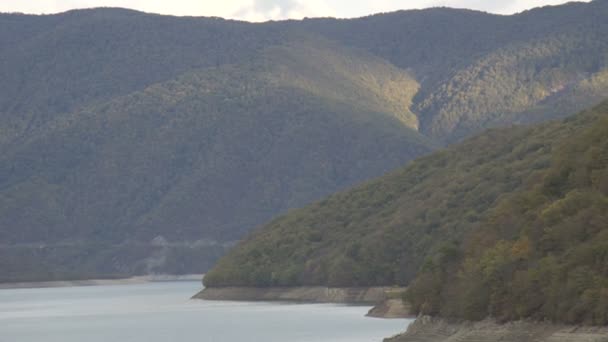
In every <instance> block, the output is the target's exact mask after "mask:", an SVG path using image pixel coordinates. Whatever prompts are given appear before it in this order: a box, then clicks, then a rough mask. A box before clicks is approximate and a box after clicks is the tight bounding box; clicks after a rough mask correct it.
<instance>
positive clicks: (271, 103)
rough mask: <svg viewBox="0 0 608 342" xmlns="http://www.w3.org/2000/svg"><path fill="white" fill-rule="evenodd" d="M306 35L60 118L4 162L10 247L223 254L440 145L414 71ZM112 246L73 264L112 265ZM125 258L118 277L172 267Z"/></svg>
mask: <svg viewBox="0 0 608 342" xmlns="http://www.w3.org/2000/svg"><path fill="white" fill-rule="evenodd" d="M307 39H308V41H307V42H306V43H294V44H290V45H285V46H275V47H272V48H269V49H268V50H264V52H263V55H261V56H260V57H257V58H256V59H254V60H252V61H250V62H247V63H242V64H236V65H230V66H223V67H219V68H210V69H209V68H207V69H200V70H197V71H193V72H190V73H187V74H185V75H183V76H181V77H178V78H176V79H175V80H172V81H167V82H163V83H158V84H155V85H152V86H150V87H148V88H146V89H145V90H143V91H140V92H135V93H132V94H130V95H127V96H124V97H119V98H116V99H114V100H113V101H110V102H107V103H103V104H101V105H96V106H91V107H89V108H87V109H85V110H83V111H81V112H78V113H74V114H72V115H62V116H60V117H59V118H58V119H56V120H55V121H53V122H52V123H51V124H49V125H48V126H47V127H48V129H47V130H46V131H44V132H43V134H40V135H38V136H36V137H35V138H31V139H27V140H25V142H24V143H22V144H21V145H20V146H19V147H18V148H15V149H13V150H11V152H10V153H6V154H5V155H3V156H2V158H1V160H2V162H1V165H2V166H1V167H0V179H2V180H3V181H2V183H1V187H2V195H1V196H0V201H1V203H2V205H1V206H0V225H1V226H2V227H5V228H4V229H3V230H2V231H1V233H0V239H1V240H2V241H4V242H5V243H10V244H16V245H22V244H34V248H36V247H35V246H37V245H42V246H44V245H48V247H47V248H54V247H53V246H55V245H57V246H66V253H69V254H70V255H72V254H77V253H76V252H74V249H78V250H79V251H80V252H81V253H83V252H82V250H85V251H86V249H87V248H84V247H83V245H87V244H89V243H91V240H93V241H94V242H95V243H101V244H104V245H106V247H104V248H109V249H115V248H116V247H107V246H115V245H121V244H124V245H123V247H120V248H119V249H120V250H122V249H129V248H131V247H132V246H133V245H138V246H139V245H141V246H142V247H141V248H143V246H145V245H148V246H150V248H151V250H154V249H155V246H156V245H160V246H156V247H163V246H165V247H167V246H168V247H170V246H172V245H180V244H181V245H182V246H183V247H184V248H185V249H186V251H187V250H188V248H190V249H195V250H200V251H199V254H204V252H205V250H207V249H210V250H212V251H213V253H212V254H213V255H215V254H217V253H218V252H217V250H218V249H220V250H222V249H223V248H225V247H226V246H227V245H226V243H229V242H231V241H234V240H237V239H238V238H239V237H240V236H242V234H244V233H245V232H246V230H247V229H249V228H250V227H253V226H256V225H258V224H261V223H263V222H265V221H267V220H269V219H270V218H271V217H272V216H273V215H276V214H277V213H279V212H282V211H285V210H287V209H289V208H292V207H298V206H302V205H304V204H306V203H308V202H310V201H313V200H315V199H318V198H321V197H322V196H325V195H327V194H329V193H331V192H333V191H336V190H338V189H341V188H344V187H346V186H349V185H351V184H354V183H356V182H359V181H361V180H363V179H366V178H370V177H373V176H376V175H380V174H383V173H385V172H387V171H388V170H390V169H391V168H394V167H397V166H398V165H400V164H402V163H403V162H405V161H407V160H409V159H411V158H413V157H415V156H417V155H420V154H423V153H426V152H428V151H430V149H431V148H432V147H433V144H432V143H431V142H430V141H428V140H427V139H426V138H424V137H423V136H422V135H420V134H419V133H417V132H416V131H415V129H414V128H415V127H416V122H415V117H413V116H412V114H411V113H409V112H408V111H407V104H408V102H409V101H411V98H412V97H413V96H414V94H415V92H416V89H417V83H416V82H415V81H414V80H413V79H412V78H411V77H410V76H409V75H408V74H407V73H405V72H403V71H401V70H398V69H396V68H394V67H392V66H390V65H388V64H386V63H385V62H383V61H382V60H380V59H377V58H374V57H372V56H368V55H366V54H365V53H363V52H359V51H354V50H349V49H346V48H340V47H336V46H334V45H331V44H330V43H329V42H321V41H313V40H312V38H307ZM300 41H306V39H302V40H300ZM313 42H314V44H313ZM311 56H317V58H315V59H314V60H315V63H314V65H312V64H310V62H309V60H310V59H311ZM352 75H356V77H353V76H352ZM332 82H333V83H332ZM334 84H335V85H336V87H334ZM338 84H340V85H342V86H341V87H337V85H338ZM408 125H409V126H412V127H409V126H408ZM363 146H364V147H363ZM104 248H99V247H93V248H92V249H93V251H88V252H86V253H87V254H86V257H88V258H90V259H92V260H90V262H88V263H85V266H83V267H84V268H82V269H81V268H79V266H78V264H76V261H78V260H77V259H76V260H73V261H72V262H71V263H70V264H71V265H72V266H71V268H72V270H73V271H74V272H76V273H77V272H82V273H86V274H91V273H94V270H95V267H101V268H102V269H107V268H108V266H101V265H99V264H101V263H102V262H105V261H106V260H105V259H104V258H102V259H96V258H98V257H100V256H99V252H100V250H101V251H102V250H103V249H104ZM55 249H59V250H60V248H55ZM57 253H61V252H60V251H59V252H57ZM159 253H160V252H159ZM102 254H103V253H102ZM119 254H120V253H119ZM122 254H129V255H127V256H122V257H121V258H123V259H122V260H119V262H118V263H119V264H120V265H118V266H116V267H114V268H113V269H112V267H109V268H110V269H111V271H108V273H109V274H114V273H116V274H129V273H133V272H136V273H141V272H153V271H167V272H170V271H171V269H167V268H165V267H167V265H171V264H172V261H171V260H169V261H166V260H165V261H163V262H160V264H159V265H156V264H154V262H153V261H154V260H155V259H158V258H161V257H160V256H158V257H157V256H154V255H146V254H145V252H143V253H142V252H139V253H133V254H130V253H128V252H124V253H122ZM142 254H143V255H142ZM177 257H178V256H173V258H177ZM201 257H202V256H201ZM148 258H151V259H148ZM214 258H215V257H214ZM161 259H162V258H161ZM206 259H210V258H209V257H208V256H207V257H206ZM181 262H183V263H185V264H186V266H188V267H190V268H194V269H196V270H198V271H200V272H202V271H204V268H205V267H206V264H199V261H198V260H197V258H191V259H190V260H182V261H181ZM151 263H152V264H151ZM186 266H183V267H181V268H180V269H183V268H184V267H186ZM188 267H186V268H188ZM22 271H23V273H24V274H26V275H29V274H30V272H29V271H28V270H26V269H22ZM32 273H33V272H32ZM24 276H25V275H24Z"/></svg>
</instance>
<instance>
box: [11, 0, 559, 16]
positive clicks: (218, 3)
mask: <svg viewBox="0 0 608 342" xmlns="http://www.w3.org/2000/svg"><path fill="white" fill-rule="evenodd" d="M565 2H568V1H564V0H34V1H30V0H0V12H22V13H34V14H47V13H57V12H63V11H67V10H70V9H77V8H90V7H124V8H131V9H136V10H140V11H145V12H151V13H161V14H170V15H180V16H183V15H188V16H216V17H223V18H230V19H239V20H247V21H266V20H282V19H301V18H303V17H339V18H352V17H360V16H365V15H369V14H374V13H379V12H389V11H396V10H400V9H419V8H427V7H437V6H448V7H455V8H470V9H476V10H482V11H486V12H491V13H497V14H512V13H517V12H521V11H523V10H526V9H530V8H534V7H539V6H545V5H558V4H562V3H565Z"/></svg>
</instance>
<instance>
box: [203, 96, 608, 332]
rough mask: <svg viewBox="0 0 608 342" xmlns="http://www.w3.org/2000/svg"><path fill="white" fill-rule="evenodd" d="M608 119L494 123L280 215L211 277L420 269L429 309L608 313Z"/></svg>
mask: <svg viewBox="0 0 608 342" xmlns="http://www.w3.org/2000/svg"><path fill="white" fill-rule="evenodd" d="M607 129H608V102H604V103H603V104H601V105H600V106H598V107H596V108H594V109H592V110H589V111H586V112H583V113H581V114H578V115H576V116H574V117H571V118H568V119H566V120H564V121H558V122H552V123H548V124H542V125H539V126H534V127H531V128H523V127H513V128H509V129H497V130H491V131H489V132H487V133H484V134H482V135H480V136H478V137H475V138H472V139H468V140H466V141H465V142H463V143H461V144H458V145H455V146H453V147H450V148H448V149H445V150H443V151H440V152H437V153H434V154H432V155H430V156H428V157H423V158H420V159H417V160H416V161H414V162H411V163H410V164H409V165H408V166H407V167H406V168H404V169H401V170H399V171H396V172H394V173H391V174H389V175H386V176H384V177H381V178H379V179H377V180H374V181H371V182H368V183H366V184H364V185H362V186H359V187H356V188H353V189H352V190H349V191H346V192H341V193H338V194H334V195H332V196H330V197H328V198H326V199H324V200H322V201H320V202H317V203H315V204H312V205H310V206H308V207H305V208H303V209H298V210H294V211H292V212H290V213H288V214H287V215H285V216H282V217H279V218H277V219H275V220H273V221H272V222H271V223H269V224H268V225H266V226H265V227H263V228H261V229H259V230H257V231H255V232H254V233H253V234H252V235H251V236H250V237H249V238H248V239H246V240H244V241H243V242H242V243H240V244H239V245H237V247H236V248H234V249H233V250H232V252H230V253H229V254H228V255H227V256H226V257H224V258H222V259H220V261H219V262H218V264H217V266H215V267H214V268H213V269H212V270H211V271H210V272H209V273H208V274H207V275H206V276H205V279H204V282H205V285H206V286H211V287H215V286H228V285H230V286H233V285H234V286H293V285H329V286H373V285H389V286H390V285H407V284H410V282H411V281H412V280H413V283H411V286H410V288H409V289H408V294H407V298H408V300H410V301H411V302H412V304H414V308H415V310H417V311H418V312H421V313H424V314H440V315H442V316H447V317H454V318H465V319H483V318H485V317H487V316H491V317H496V318H499V319H504V320H514V319H520V318H528V317H533V318H536V319H550V320H553V321H559V322H565V323H586V324H599V325H602V324H606V322H607V321H606V317H608V316H606V312H605V308H606V306H605V305H604V303H605V298H604V297H605V288H604V286H605V284H606V281H607V280H608V276H606V274H605V262H606V260H605V254H606V253H605V245H606V241H605V240H606V239H605V237H606V228H608V226H607V225H606V223H607V222H608V217H606V212H607V210H606V209H608V188H607V187H606V186H607V183H606V180H607V179H608V158H607V156H608V136H607V135H606V131H607ZM564 284H565V286H564Z"/></svg>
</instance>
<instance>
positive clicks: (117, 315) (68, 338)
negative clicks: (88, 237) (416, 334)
mask: <svg viewBox="0 0 608 342" xmlns="http://www.w3.org/2000/svg"><path fill="white" fill-rule="evenodd" d="M201 286H202V285H201V283H200V282H192V281H182V282H155V283H146V284H131V285H109V286H83V287H62V288H37V289H5V290H0V342H29V341H32V342H34V341H35V342H39V341H45V342H96V341H100V342H101V341H103V342H108V341H111V342H139V341H142V342H143V341H145V342H156V341H163V342H167V341H226V342H233V341H235V342H236V341H239V342H242V341H282V342H283V341H300V342H304V341H311V342H312V341H315V342H323V341H332V342H339V341H349V342H357V341H362V342H363V341H365V342H368V341H381V340H382V338H384V337H388V336H391V335H394V334H396V333H399V332H401V331H404V330H405V328H406V327H407V325H408V324H409V323H410V322H411V320H406V319H393V320H389V319H378V318H368V317H365V316H364V315H365V313H366V312H367V310H368V309H369V307H362V306H346V305H332V304H286V303H257V302H256V303H243V302H214V301H203V300H190V299H189V298H190V296H192V295H193V294H195V293H196V292H198V291H199V290H200V289H201Z"/></svg>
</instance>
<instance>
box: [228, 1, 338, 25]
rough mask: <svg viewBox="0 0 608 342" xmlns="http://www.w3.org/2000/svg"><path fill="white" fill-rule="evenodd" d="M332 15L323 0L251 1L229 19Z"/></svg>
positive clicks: (332, 11) (296, 17) (272, 18)
mask: <svg viewBox="0 0 608 342" xmlns="http://www.w3.org/2000/svg"><path fill="white" fill-rule="evenodd" d="M333 15H334V10H333V8H331V7H330V6H329V5H328V4H327V2H326V1H323V0H253V1H252V3H250V4H247V5H245V6H242V7H241V8H239V9H238V10H237V11H235V12H234V13H232V15H231V17H234V18H240V19H244V20H249V21H266V20H281V19H301V18H304V17H319V16H333Z"/></svg>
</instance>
